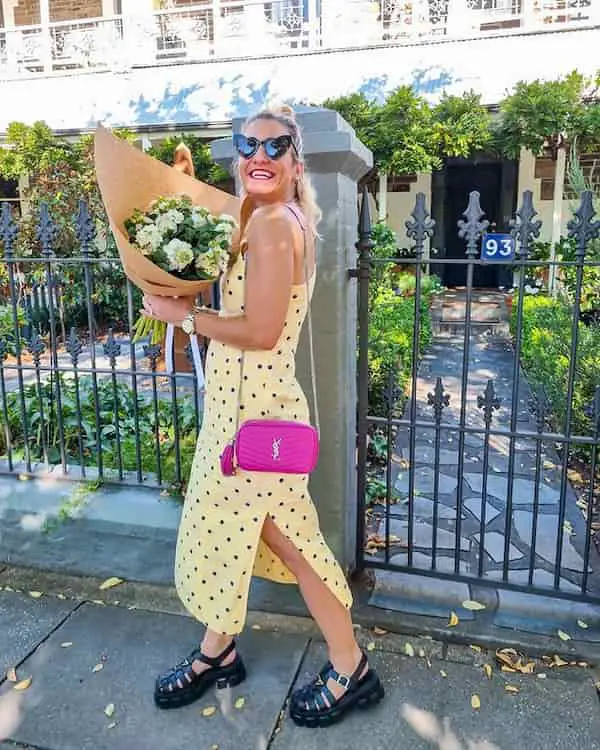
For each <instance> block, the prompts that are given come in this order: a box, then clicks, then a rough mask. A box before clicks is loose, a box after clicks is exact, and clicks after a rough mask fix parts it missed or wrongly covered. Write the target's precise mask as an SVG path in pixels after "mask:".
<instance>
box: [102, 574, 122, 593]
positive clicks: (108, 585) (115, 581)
mask: <svg viewBox="0 0 600 750" xmlns="http://www.w3.org/2000/svg"><path fill="white" fill-rule="evenodd" d="M121 583H123V579H122V578H117V577H116V576H111V577H110V578H107V579H106V581H103V582H102V583H101V584H100V586H99V588H100V591H106V589H112V588H114V587H115V586H119V585H120V584H121Z"/></svg>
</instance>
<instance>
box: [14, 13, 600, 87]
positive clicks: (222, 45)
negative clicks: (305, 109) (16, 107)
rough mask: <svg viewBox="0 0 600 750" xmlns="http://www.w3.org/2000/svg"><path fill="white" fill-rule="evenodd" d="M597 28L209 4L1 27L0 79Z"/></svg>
mask: <svg viewBox="0 0 600 750" xmlns="http://www.w3.org/2000/svg"><path fill="white" fill-rule="evenodd" d="M597 23H600V0H378V1H375V2H372V1H369V0H320V2H319V0H277V1H276V2H256V0H204V2H203V3H201V4H200V3H199V4H198V5H193V6H186V7H185V8H172V9H169V10H163V11H156V12H148V13H146V14H139V13H138V14H135V15H120V16H111V17H103V18H89V19H84V20H78V21H70V22H60V23H50V24H48V25H47V26H18V27H14V28H5V29H0V77H2V78H4V79H6V78H14V77H20V76H22V75H24V74H25V75H29V74H32V73H33V74H35V73H38V74H48V73H53V72H57V73H60V74H65V73H68V72H80V71H82V70H87V69H109V70H126V69H130V68H132V67H139V66H148V65H157V64H170V63H172V62H182V61H185V62H201V61H203V60H208V59H213V60H214V59H227V58H246V57H263V56H265V55H278V54H284V55H289V54H301V53H304V52H308V51H314V50H320V49H341V48H346V47H356V46H358V47H361V46H363V47H368V46H373V45H378V44H379V45H386V44H391V43H408V42H415V41H423V42H425V41H427V40H428V39H431V38H435V39H439V38H440V37H442V38H449V39H461V38H473V37H477V36H489V35H497V34H509V33H519V32H520V33H523V32H532V31H542V30H553V29H556V30H558V29H567V28H573V27H577V26H590V25H594V24H597Z"/></svg>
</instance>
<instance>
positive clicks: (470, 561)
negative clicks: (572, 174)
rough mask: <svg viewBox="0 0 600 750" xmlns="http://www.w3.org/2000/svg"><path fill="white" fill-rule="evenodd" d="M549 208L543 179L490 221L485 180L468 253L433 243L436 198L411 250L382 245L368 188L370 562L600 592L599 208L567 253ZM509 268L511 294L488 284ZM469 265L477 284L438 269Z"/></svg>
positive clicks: (362, 294) (421, 215)
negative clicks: (555, 241) (496, 271)
mask: <svg viewBox="0 0 600 750" xmlns="http://www.w3.org/2000/svg"><path fill="white" fill-rule="evenodd" d="M483 208H484V209H485V207H483ZM536 216H537V214H536V211H535V209H534V206H533V203H532V194H531V193H530V192H526V193H525V194H524V196H523V203H522V205H521V207H520V208H519V210H518V211H517V212H516V216H515V218H514V220H513V221H511V222H510V225H509V226H507V227H506V228H505V231H504V232H502V231H498V230H495V231H494V233H493V234H491V233H489V232H488V222H487V221H486V220H485V214H484V212H483V210H482V208H481V206H480V196H479V193H477V192H471V193H470V197H469V201H468V206H467V207H466V210H465V212H464V214H463V217H462V218H461V219H460V220H459V221H458V226H457V231H458V235H459V237H460V238H461V239H462V240H464V243H465V253H464V257H462V258H449V257H444V255H443V254H442V253H439V254H437V255H432V254H431V252H430V251H429V250H428V248H427V246H428V241H429V240H430V238H431V237H432V236H433V235H434V228H435V222H434V221H433V220H432V219H431V217H430V216H429V214H428V212H427V208H426V204H425V197H424V195H423V194H419V195H418V196H417V199H416V205H415V208H414V210H413V213H412V216H411V218H410V219H409V220H408V221H407V222H406V230H407V231H406V235H407V237H408V238H409V240H412V243H413V247H412V252H411V253H409V256H410V257H406V256H407V254H406V252H405V251H403V252H402V253H398V254H396V253H395V252H394V250H393V249H392V252H389V251H388V252H387V254H386V252H385V248H384V249H383V255H384V256H385V257H382V248H381V247H378V246H377V245H376V243H375V242H374V241H373V236H375V234H376V233H375V232H374V231H373V230H374V228H373V227H372V226H371V221H370V216H369V207H368V201H367V200H366V198H365V196H363V201H362V208H361V216H360V227H359V241H358V243H357V248H358V251H359V262H358V267H357V269H356V271H355V272H354V275H355V276H356V277H357V278H358V287H359V365H358V367H359V373H358V394H359V395H358V502H359V528H358V535H357V539H358V546H357V559H358V561H359V566H360V567H361V568H371V569H376V570H377V569H385V570H397V571H402V572H405V573H406V572H410V573H415V574H420V575H423V576H433V577H436V578H441V579H448V580H454V581H463V582H466V583H476V584H477V585H484V586H485V585H489V586H494V587H499V588H506V589H516V590H527V591H530V592H537V593H543V594H549V593H550V594H552V595H555V596H561V597H565V598H576V599H586V600H593V601H598V600H600V555H599V554H598V547H597V545H598V544H599V543H600V539H598V538H597V537H598V531H599V530H600V518H599V517H598V514H597V511H598V510H599V506H600V477H599V463H598V450H599V445H600V325H599V323H598V315H597V313H598V310H597V307H598V304H597V299H598V297H599V296H600V283H599V280H600V241H599V239H598V238H599V236H600V221H595V220H594V207H593V196H592V194H591V193H589V192H585V193H583V194H582V196H581V202H580V205H579V207H578V208H577V210H575V211H574V214H573V216H572V219H571V220H570V221H569V223H568V232H567V236H565V237H564V238H563V241H562V242H561V245H562V246H563V250H562V251H561V252H560V253H559V254H558V255H557V256H556V257H554V256H553V255H552V254H550V255H549V256H548V253H547V252H546V254H544V252H543V248H544V245H543V243H540V242H539V241H538V237H539V233H540V228H541V222H540V221H538V220H537V218H536ZM456 218H458V217H456ZM446 220H448V217H446ZM454 220H456V219H454ZM540 248H542V249H540ZM546 249H547V248H546ZM494 263H495V264H499V265H500V266H501V267H503V268H504V270H505V272H506V271H509V272H510V273H509V277H512V278H513V279H514V285H513V288H512V289H509V290H507V289H504V290H502V289H489V288H488V289H478V288H476V287H475V286H474V283H473V282H474V272H475V270H476V269H477V268H478V267H482V266H486V265H488V266H489V265H490V264H494ZM456 264H459V265H462V266H463V267H464V268H465V271H466V273H465V280H466V281H465V284H464V287H460V288H457V287H454V288H451V289H449V288H444V286H443V283H440V280H438V279H437V278H436V275H435V274H438V275H441V276H442V277H443V275H444V269H445V268H447V267H449V266H452V265H456ZM552 267H553V268H554V269H555V272H554V274H552V273H550V274H549V273H548V269H550V268H552ZM434 271H435V274H434V273H433V272H434ZM553 275H554V276H556V278H557V280H558V284H557V287H556V290H555V291H554V292H553V293H552V292H549V291H548V290H547V289H545V286H544V285H545V283H546V279H547V278H548V276H553ZM503 277H506V273H504V274H503Z"/></svg>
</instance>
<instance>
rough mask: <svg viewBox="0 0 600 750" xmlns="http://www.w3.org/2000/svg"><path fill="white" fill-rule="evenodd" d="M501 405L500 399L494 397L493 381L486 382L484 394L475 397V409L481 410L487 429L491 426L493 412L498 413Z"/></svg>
mask: <svg viewBox="0 0 600 750" xmlns="http://www.w3.org/2000/svg"><path fill="white" fill-rule="evenodd" d="M501 403H502V402H501V399H499V398H498V396H497V395H496V389H495V388H494V381H493V380H491V379H490V380H488V382H487V384H486V386H485V391H484V393H483V394H479V395H478V396H477V408H478V409H483V418H484V420H485V424H486V426H488V427H489V425H490V424H491V421H492V417H493V415H494V412H495V411H498V409H499V408H500V404H501Z"/></svg>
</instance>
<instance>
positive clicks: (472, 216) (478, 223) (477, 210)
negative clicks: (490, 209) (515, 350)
mask: <svg viewBox="0 0 600 750" xmlns="http://www.w3.org/2000/svg"><path fill="white" fill-rule="evenodd" d="M463 216H464V217H465V219H466V221H465V220H463V219H459V221H458V236H459V237H460V238H461V240H462V239H466V240H467V255H468V256H469V257H471V258H474V257H475V256H476V255H477V240H478V239H479V238H480V237H481V235H482V234H483V233H484V232H485V230H486V229H487V228H488V227H489V225H490V222H489V221H487V219H483V221H482V217H483V216H485V214H484V212H483V211H482V210H481V205H480V203H479V193H478V192H477V190H473V191H472V192H471V193H469V204H468V206H467V210H466V211H465V212H464V213H463Z"/></svg>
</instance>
